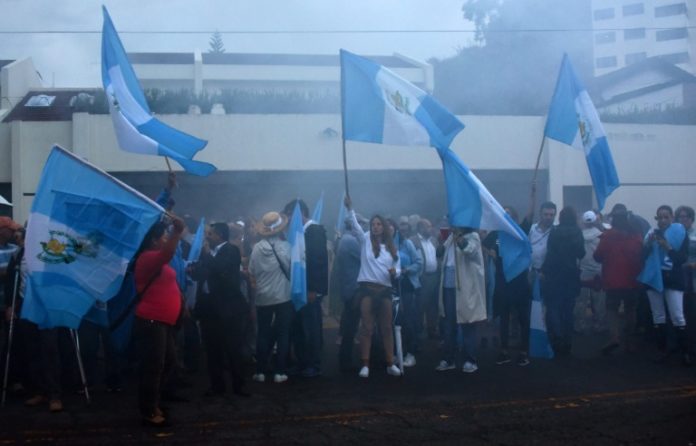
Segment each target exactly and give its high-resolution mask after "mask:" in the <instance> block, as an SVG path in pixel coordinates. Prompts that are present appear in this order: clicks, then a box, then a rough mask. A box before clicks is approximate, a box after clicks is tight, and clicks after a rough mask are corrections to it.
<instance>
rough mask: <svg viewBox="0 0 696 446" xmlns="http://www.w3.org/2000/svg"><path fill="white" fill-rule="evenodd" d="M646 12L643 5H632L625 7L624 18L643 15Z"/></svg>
mask: <svg viewBox="0 0 696 446" xmlns="http://www.w3.org/2000/svg"><path fill="white" fill-rule="evenodd" d="M644 12H645V8H644V7H643V4H642V3H631V4H630V5H624V6H623V15H624V17H626V16H629V15H638V14H643V13H644Z"/></svg>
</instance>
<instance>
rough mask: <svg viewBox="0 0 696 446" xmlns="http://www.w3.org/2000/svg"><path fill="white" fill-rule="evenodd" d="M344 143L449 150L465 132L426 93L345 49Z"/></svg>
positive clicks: (343, 52)
mask: <svg viewBox="0 0 696 446" xmlns="http://www.w3.org/2000/svg"><path fill="white" fill-rule="evenodd" d="M341 111H342V118H343V139H344V140H352V141H364V142H373V143H377V144H393V145H407V146H434V147H440V148H445V147H449V146H450V144H451V143H452V140H453V139H454V137H455V136H457V134H458V133H459V132H460V131H461V130H462V129H463V128H464V124H462V123H461V122H460V121H459V120H458V119H457V118H456V117H455V116H454V115H453V114H452V113H450V112H449V111H448V110H447V109H445V108H444V107H443V106H442V105H440V103H439V102H437V101H436V100H435V99H434V98H433V97H432V96H430V95H429V94H427V93H426V92H425V91H423V90H421V89H420V88H418V87H416V86H415V85H413V84H412V83H410V82H409V81H407V80H405V79H403V78H402V77H400V76H399V75H397V74H395V73H393V72H392V71H390V70H388V69H387V68H385V67H383V66H381V65H379V64H377V63H375V62H373V61H371V60H369V59H365V58H363V57H360V56H357V55H355V54H353V53H350V52H348V51H345V50H341Z"/></svg>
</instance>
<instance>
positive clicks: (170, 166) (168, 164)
mask: <svg viewBox="0 0 696 446" xmlns="http://www.w3.org/2000/svg"><path fill="white" fill-rule="evenodd" d="M164 161H166V162H167V169H169V171H170V172H171V171H172V165H171V164H170V163H169V157H168V156H165V157H164ZM537 164H538V161H537Z"/></svg>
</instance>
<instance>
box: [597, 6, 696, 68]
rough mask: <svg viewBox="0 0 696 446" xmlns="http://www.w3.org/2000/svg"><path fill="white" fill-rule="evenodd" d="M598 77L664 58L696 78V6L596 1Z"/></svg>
mask: <svg viewBox="0 0 696 446" xmlns="http://www.w3.org/2000/svg"><path fill="white" fill-rule="evenodd" d="M592 23H593V29H594V36H593V39H594V42H593V48H594V73H595V76H600V75H603V74H606V73H609V72H611V71H614V70H618V69H620V68H623V67H626V66H628V65H632V64H634V63H637V62H640V61H642V60H644V59H647V58H649V57H654V56H660V57H661V58H663V59H664V60H665V61H667V62H669V63H672V64H675V65H677V66H678V67H680V68H681V69H683V70H685V71H687V72H689V73H691V74H696V53H695V52H694V51H695V48H696V29H695V27H696V2H694V1H693V0H592Z"/></svg>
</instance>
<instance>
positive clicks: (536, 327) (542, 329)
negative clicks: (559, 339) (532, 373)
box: [529, 277, 553, 359]
mask: <svg viewBox="0 0 696 446" xmlns="http://www.w3.org/2000/svg"><path fill="white" fill-rule="evenodd" d="M529 356H531V357H532V358H547V359H551V358H553V348H551V343H550V342H549V335H548V333H547V332H546V321H545V320H544V301H543V300H542V298H541V284H540V283H539V278H538V277H536V278H535V279H534V285H533V290H532V307H531V314H530V315H529Z"/></svg>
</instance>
